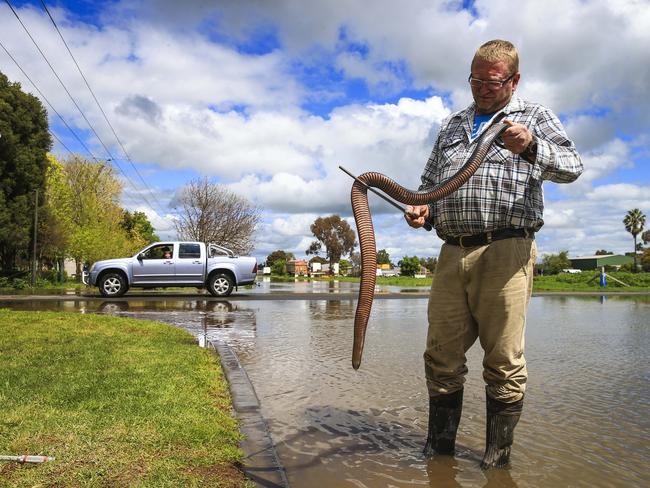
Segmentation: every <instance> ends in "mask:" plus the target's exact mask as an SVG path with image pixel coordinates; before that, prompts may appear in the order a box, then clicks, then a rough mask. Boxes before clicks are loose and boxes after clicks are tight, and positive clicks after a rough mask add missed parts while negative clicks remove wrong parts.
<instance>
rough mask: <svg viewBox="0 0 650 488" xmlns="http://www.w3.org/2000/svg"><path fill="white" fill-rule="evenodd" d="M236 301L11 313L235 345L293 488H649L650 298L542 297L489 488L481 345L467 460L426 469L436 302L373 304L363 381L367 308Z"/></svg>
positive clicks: (466, 433) (462, 456) (474, 359)
mask: <svg viewBox="0 0 650 488" xmlns="http://www.w3.org/2000/svg"><path fill="white" fill-rule="evenodd" d="M254 293H256V292H254ZM231 298H232V300H230V301H215V300H208V299H205V300H203V299H200V298H199V299H193V300H174V299H173V298H169V299H158V300H156V301H147V300H146V299H142V300H139V299H138V300H130V301H128V302H127V301H116V302H101V301H99V300H84V299H83V298H80V299H79V300H74V301H69V302H61V301H52V300H47V301H24V302H2V301H0V307H8V308H13V309H38V310H44V309H50V310H71V311H73V310H74V311H81V312H85V313H87V312H91V313H95V312H99V313H112V314H119V315H123V316H132V317H140V318H147V319H153V320H160V321H163V322H168V323H172V324H174V325H177V326H180V327H183V328H186V329H187V330H189V331H191V332H192V333H193V334H194V335H195V336H197V337H198V338H199V342H202V343H204V342H205V340H206V339H208V340H218V341H224V342H226V343H228V344H229V345H230V346H231V347H232V349H233V350H234V351H235V352H236V353H237V355H238V356H239V359H240V362H241V364H242V365H243V366H244V367H245V368H246V370H247V372H248V375H249V377H250V379H251V381H252V383H253V385H254V387H255V389H256V391H257V394H258V396H259V398H260V401H261V404H262V413H263V415H264V417H265V418H266V419H267V421H268V424H269V427H270V430H271V435H272V437H273V440H274V442H275V443H276V446H277V451H278V455H279V457H280V460H281V462H282V464H283V465H284V467H285V469H286V472H287V476H288V478H289V482H290V484H291V486H292V487H293V488H296V487H298V488H300V487H310V488H311V487H316V486H317V487H368V488H374V487H428V486H431V487H506V488H507V487H520V488H524V487H538V488H545V487H548V488H556V487H637V486H638V487H642V486H650V471H649V468H648V466H649V465H650V450H649V446H650V364H649V361H648V351H650V300H649V298H648V297H647V296H644V297H628V298H623V297H616V298H612V297H610V298H607V299H604V298H603V299H599V297H539V296H536V297H533V299H532V300H531V305H530V311H529V317H528V325H527V332H526V343H527V346H526V357H527V359H528V369H529V383H528V390H527V395H526V400H525V405H524V413H523V415H522V418H521V421H520V423H519V425H518V427H517V430H516V433H515V444H514V448H513V454H512V465H513V467H512V468H511V469H510V470H493V471H488V472H487V473H484V472H482V471H481V470H480V469H479V467H478V463H479V461H480V458H481V456H482V453H483V446H484V431H485V395H484V388H483V380H482V378H481V350H480V348H479V347H478V345H475V346H474V347H473V348H472V349H471V350H470V352H469V354H468V358H469V368H470V373H469V375H468V380H467V383H466V390H465V403H464V409H463V417H462V420H461V424H460V429H459V435H458V443H457V446H458V449H459V453H458V455H457V456H456V457H455V458H448V457H447V458H440V459H434V460H431V461H426V460H424V459H423V458H422V456H421V454H420V452H421V449H422V446H423V444H424V440H425V437H426V422H427V405H428V404H427V402H428V399H427V393H426V387H425V382H424V371H423V364H422V352H423V348H424V342H425V337H426V298H418V297H415V296H414V297H411V298H410V299H402V300H399V299H397V300H381V299H378V300H376V301H375V304H374V307H373V313H372V317H371V320H370V324H369V328H368V334H367V339H366V346H365V351H364V358H363V362H362V364H361V368H360V369H359V370H358V371H354V370H353V369H352V367H351V345H352V322H353V317H354V307H355V303H356V302H355V301H354V300H352V299H340V300H335V299H334V300H333V299H329V300H268V301H237V300H236V298H237V297H236V296H234V295H233V297H231ZM0 300H1V297H0Z"/></svg>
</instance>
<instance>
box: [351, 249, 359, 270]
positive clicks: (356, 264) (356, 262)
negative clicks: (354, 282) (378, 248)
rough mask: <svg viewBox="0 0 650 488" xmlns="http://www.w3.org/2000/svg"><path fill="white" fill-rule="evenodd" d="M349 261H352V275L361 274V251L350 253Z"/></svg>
mask: <svg viewBox="0 0 650 488" xmlns="http://www.w3.org/2000/svg"><path fill="white" fill-rule="evenodd" d="M350 262H351V263H352V276H359V275H360V274H361V253H360V252H353V253H350Z"/></svg>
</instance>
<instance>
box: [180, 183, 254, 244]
mask: <svg viewBox="0 0 650 488" xmlns="http://www.w3.org/2000/svg"><path fill="white" fill-rule="evenodd" d="M175 208H177V209H178V210H179V212H178V219H177V220H176V221H175V222H174V226H175V228H176V232H177V233H178V237H179V239H182V240H185V239H187V240H192V241H200V242H213V243H215V244H219V245H222V246H224V247H227V248H229V249H232V250H233V251H234V252H236V253H239V254H250V253H251V252H252V250H253V248H254V244H255V242H254V238H253V237H254V234H255V229H256V227H257V224H258V223H259V220H260V209H259V208H258V207H256V206H254V205H253V204H251V203H250V202H249V201H248V200H247V199H246V198H244V197H241V196H239V195H237V194H235V193H233V192H232V191H230V190H229V189H228V188H226V187H225V186H223V185H218V184H215V183H210V181H209V180H208V178H199V179H196V180H193V181H191V182H190V183H188V184H187V185H186V186H185V187H184V188H183V189H182V190H181V191H180V193H179V195H178V199H177V206H176V207H175Z"/></svg>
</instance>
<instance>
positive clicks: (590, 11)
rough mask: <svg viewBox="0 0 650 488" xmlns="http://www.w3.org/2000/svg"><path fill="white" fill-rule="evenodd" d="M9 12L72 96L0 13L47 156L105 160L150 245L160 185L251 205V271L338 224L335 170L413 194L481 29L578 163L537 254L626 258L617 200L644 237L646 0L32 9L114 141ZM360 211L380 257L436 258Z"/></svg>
mask: <svg viewBox="0 0 650 488" xmlns="http://www.w3.org/2000/svg"><path fill="white" fill-rule="evenodd" d="M10 3H11V4H12V5H13V6H14V8H15V11H16V13H17V14H18V16H19V17H20V20H21V21H22V22H23V24H24V25H25V27H26V28H27V30H28V31H29V33H30V34H31V36H32V38H33V39H34V41H36V43H37V44H38V46H39V47H40V49H41V50H42V52H43V53H44V54H45V57H46V58H47V59H48V61H49V63H50V64H51V66H52V67H53V68H54V71H56V73H57V74H58V76H59V78H60V79H61V81H62V82H63V85H64V86H65V87H66V88H67V91H68V92H69V93H70V95H71V96H68V94H67V93H66V91H65V90H64V88H63V86H62V84H61V83H60V82H59V81H58V80H57V78H56V77H55V75H54V74H53V72H52V70H51V69H50V68H49V67H48V64H47V63H46V61H45V60H44V59H43V57H42V56H41V54H39V51H38V49H37V48H36V47H35V45H34V43H33V42H32V41H31V40H30V37H29V36H28V34H27V33H26V31H25V30H24V29H23V27H22V26H21V24H20V23H19V21H18V19H17V18H16V17H15V16H14V14H13V13H12V11H11V10H10V8H9V6H8V5H7V3H6V2H4V3H0V43H2V45H3V46H4V47H5V48H6V50H7V51H9V53H10V54H11V56H12V57H13V58H14V59H15V60H16V61H17V63H18V64H19V65H20V67H22V69H23V70H24V72H25V73H26V74H27V75H28V76H29V77H30V78H31V80H32V81H33V82H34V84H35V85H36V86H37V88H38V90H40V94H39V93H38V91H37V90H36V88H34V85H33V84H32V83H31V82H30V81H28V79H27V78H26V77H25V74H24V73H23V72H21V70H20V68H19V67H18V66H17V65H16V63H14V61H13V60H12V59H11V58H10V57H9V56H8V55H7V53H6V52H5V51H4V50H2V49H0V71H2V72H3V73H4V74H5V75H7V76H8V77H9V79H10V80H12V81H17V82H20V83H21V85H22V87H23V89H24V90H25V91H28V92H30V93H33V94H35V95H36V96H39V98H41V99H42V98H43V96H44V97H45V98H47V100H48V101H49V103H50V104H51V106H52V107H53V108H54V109H55V110H56V112H58V114H60V115H61V117H62V118H63V119H64V120H65V121H66V124H67V125H68V126H69V127H71V128H72V131H73V132H74V135H73V132H71V131H70V130H69V129H68V128H67V127H66V125H65V124H64V123H63V122H61V120H60V119H59V117H58V116H57V115H56V113H55V112H54V111H53V110H52V108H50V107H49V106H48V105H46V107H47V108H48V112H49V119H50V126H51V129H52V131H53V132H54V134H55V135H56V136H57V137H58V139H60V142H59V141H55V144H54V147H53V150H52V152H53V153H54V154H55V155H57V156H59V157H62V158H64V157H67V156H69V152H68V150H71V151H73V152H77V153H79V154H82V155H83V156H85V157H88V158H91V154H92V156H94V157H96V158H98V159H103V160H105V159H109V158H112V161H111V162H110V164H113V165H114V166H115V169H116V170H117V174H118V175H119V177H120V178H121V179H122V180H123V184H124V188H125V191H124V195H123V197H122V205H123V206H124V207H125V208H128V209H130V210H138V211H143V212H145V213H146V214H147V216H148V217H149V219H150V220H151V221H152V223H153V224H154V227H155V229H156V231H157V233H158V234H159V235H160V236H161V237H162V238H164V239H170V238H174V237H175V233H174V229H173V218H174V214H175V209H174V206H175V202H176V199H177V195H178V192H179V191H180V190H181V189H182V188H183V186H184V185H185V184H187V183H188V182H189V181H191V180H193V179H196V178H202V177H208V178H209V179H210V180H211V181H212V182H214V183H218V184H222V185H224V186H226V187H227V188H229V189H230V190H232V191H234V192H236V193H237V194H238V195H241V196H243V197H245V198H247V199H248V200H249V201H251V202H252V204H254V205H257V206H259V208H260V209H261V211H262V213H261V215H262V219H261V222H260V225H259V227H258V230H257V233H256V235H255V241H256V245H255V251H254V255H255V256H256V257H258V260H259V261H260V262H261V261H263V260H264V259H265V257H266V256H267V255H268V254H270V253H271V252H272V251H274V250H277V249H282V250H285V251H287V252H293V253H294V254H295V255H296V257H298V258H304V257H305V250H306V249H307V248H308V247H309V244H310V242H312V241H313V240H314V237H313V235H312V234H311V231H310V229H309V226H310V224H311V223H312V222H313V221H314V220H315V219H316V218H317V217H321V216H327V215H331V214H335V213H336V214H339V215H341V216H342V217H343V218H345V219H346V220H348V222H349V223H350V225H351V226H352V227H353V228H354V220H353V218H352V215H351V213H352V212H351V206H350V188H351V185H352V180H351V179H350V177H349V176H347V175H345V174H344V173H342V172H341V171H340V170H339V168H338V167H339V165H342V166H344V167H346V168H347V169H348V170H349V171H351V172H352V173H354V174H361V173H364V172H366V171H378V172H381V173H384V174H385V175H387V176H389V177H391V178H393V179H394V180H396V181H397V182H399V183H400V184H402V185H403V186H405V187H407V188H411V189H417V187H418V185H419V183H420V175H421V173H422V170H423V168H424V165H425V163H426V161H427V158H428V156H429V154H430V152H431V148H432V146H433V142H434V140H435V137H436V135H437V132H438V130H439V127H440V122H441V121H442V120H443V119H444V118H445V117H446V116H447V115H449V114H450V113H452V112H454V111H457V110H461V109H463V108H465V107H466V106H467V105H468V104H469V103H471V93H470V90H469V86H468V83H467V76H468V74H469V66H470V62H471V59H472V56H473V54H474V52H475V51H476V49H477V47H478V46H480V45H481V44H482V43H483V42H485V41H488V40H490V39H495V38H501V39H507V40H510V41H511V42H513V43H514V44H515V45H516V46H517V48H518V50H519V55H520V72H521V81H520V83H519V86H518V88H517V94H518V95H519V96H521V97H522V98H525V99H527V100H531V101H534V102H538V103H542V104H543V105H545V106H547V107H549V108H551V109H552V110H553V111H554V112H555V113H556V114H557V115H558V116H559V117H560V119H561V121H562V123H563V124H564V126H565V128H566V131H567V133H568V135H569V137H570V138H571V139H572V140H573V141H574V142H575V144H576V146H577V148H578V151H579V152H580V154H581V157H582V160H583V163H584V167H585V171H584V173H583V174H582V175H581V177H580V178H579V179H578V180H577V181H576V182H574V183H572V184H569V185H559V184H555V183H551V182H546V183H544V192H545V212H544V216H545V217H544V220H545V225H544V227H543V228H542V230H541V232H540V233H539V234H538V235H537V245H538V253H539V255H540V257H543V256H544V255H545V254H556V253H558V252H561V251H568V252H569V256H570V257H577V256H586V255H593V254H594V253H595V252H596V251H597V250H601V249H605V250H608V251H611V252H614V253H623V252H629V251H631V250H632V248H633V240H632V236H631V234H629V233H628V232H627V231H626V230H625V227H624V225H623V223H622V220H623V218H624V217H625V214H626V213H627V211H629V210H630V209H633V208H639V209H641V211H642V212H644V213H645V214H646V215H648V216H649V219H648V220H649V223H648V225H649V226H650V169H649V168H650V151H649V148H650V110H648V108H649V102H648V87H650V49H648V46H650V1H647V0H548V1H545V2H539V1H535V0H521V1H518V2H516V3H514V2H511V1H508V0H484V1H482V0H477V1H467V0H465V1H456V0H447V1H441V0H426V1H425V0H402V1H400V2H394V1H392V0H376V1H373V2H369V1H361V0H328V1H324V0H320V1H319V0H314V1H310V2H304V1H300V0H239V1H236V0H220V1H219V0H218V1H207V0H185V1H184V2H177V1H172V0H164V1H162V0H161V1H147V0H142V1H139V2H133V1H119V0H116V1H91V0H76V1H67V0H63V1H52V0H46V1H45V4H46V5H47V8H48V9H49V11H50V13H51V14H52V17H53V18H54V20H55V22H56V24H57V26H58V27H59V29H60V31H61V33H62V35H63V37H64V38H65V40H66V42H67V43H68V46H69V47H70V50H71V51H72V53H73V54H74V56H75V58H76V60H77V62H78V64H79V66H80V67H81V70H82V72H83V73H84V75H85V77H86V79H87V81H88V83H89V85H90V87H91V88H92V90H93V92H94V94H95V96H96V98H97V100H98V101H99V104H100V106H101V107H102V110H103V111H104V113H105V114H106V117H107V118H108V120H109V121H110V124H111V125H112V127H113V129H114V131H115V134H117V136H118V137H119V141H118V139H116V137H115V135H114V134H113V130H111V128H110V126H109V125H108V124H107V122H106V120H105V118H104V116H103V115H102V112H101V110H100V108H99V107H98V105H97V104H96V103H95V101H94V100H93V96H92V94H91V93H90V91H89V90H88V88H87V87H86V84H85V83H84V81H83V79H82V77H81V75H80V74H79V71H78V70H77V68H76V67H75V64H74V62H73V60H72V58H71V57H70V55H69V54H68V51H67V50H66V48H65V45H64V44H63V42H62V40H61V38H60V37H59V35H58V33H57V31H56V30H55V28H54V25H53V24H52V22H51V21H50V18H49V17H48V15H47V13H46V11H45V10H44V9H43V6H42V4H41V2H40V0H39V1H33V0H30V1H19V0H11V2H10ZM44 103H45V102H44ZM77 106H78V107H79V109H80V110H79V109H77ZM82 114H83V115H82ZM87 122H89V123H90V126H89V125H88V123H87ZM91 127H92V129H91ZM95 133H96V134H95ZM80 141H81V142H83V144H82V143H81V142H80ZM61 143H62V144H61ZM88 151H89V152H90V153H91V154H89V152H88ZM370 205H371V210H372V212H373V221H374V226H375V232H376V237H377V248H378V249H386V250H387V251H388V253H389V254H390V256H391V259H392V260H393V261H394V262H397V261H398V260H399V259H400V258H401V257H403V256H407V255H408V256H413V255H417V256H419V257H429V256H437V255H438V253H439V251H440V246H441V245H442V241H441V240H440V239H439V238H438V237H437V236H436V235H435V232H427V231H425V230H423V229H419V230H414V229H411V228H409V227H408V226H407V225H406V223H405V222H404V220H403V217H402V216H401V214H400V213H399V211H397V210H396V209H394V208H392V207H390V206H388V205H387V204H385V203H384V202H383V201H381V200H380V199H379V198H378V197H375V196H373V195H371V196H370ZM647 227H648V226H646V228H647ZM357 250H358V248H357Z"/></svg>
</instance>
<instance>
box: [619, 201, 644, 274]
mask: <svg viewBox="0 0 650 488" xmlns="http://www.w3.org/2000/svg"><path fill="white" fill-rule="evenodd" d="M623 224H624V225H625V230H627V231H628V232H629V233H630V234H632V237H633V238H634V271H636V251H637V245H636V236H638V235H639V234H640V233H641V231H642V230H643V226H644V225H645V215H644V214H643V212H641V210H639V209H638V208H635V209H632V210H630V211H628V212H627V215H626V216H625V218H624V219H623Z"/></svg>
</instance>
